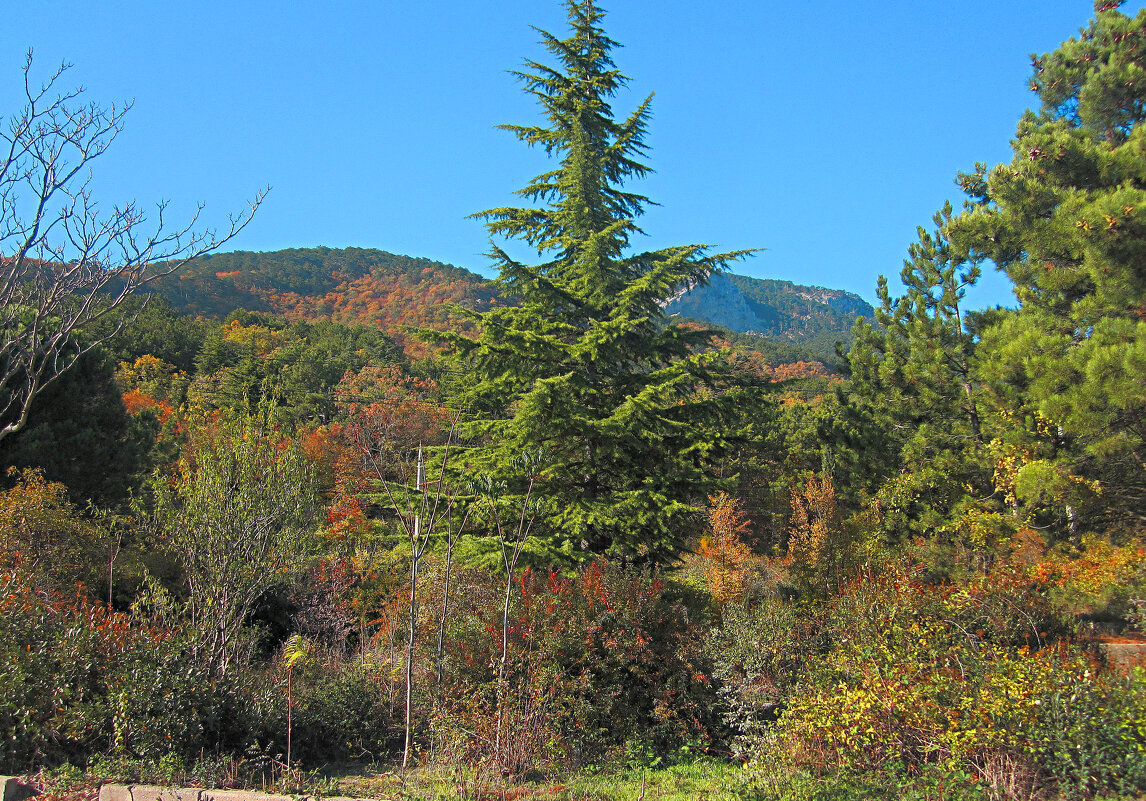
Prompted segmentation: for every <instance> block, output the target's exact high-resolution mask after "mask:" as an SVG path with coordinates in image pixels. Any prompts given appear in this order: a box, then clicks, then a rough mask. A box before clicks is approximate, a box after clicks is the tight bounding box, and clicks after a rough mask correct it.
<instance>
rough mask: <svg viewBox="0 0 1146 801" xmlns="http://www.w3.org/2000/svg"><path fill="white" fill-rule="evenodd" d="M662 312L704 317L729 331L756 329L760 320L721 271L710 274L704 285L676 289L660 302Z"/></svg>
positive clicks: (702, 318)
mask: <svg viewBox="0 0 1146 801" xmlns="http://www.w3.org/2000/svg"><path fill="white" fill-rule="evenodd" d="M664 311H665V314H666V315H678V316H680V317H689V318H692V319H694V320H705V321H707V322H710V323H712V324H713V325H719V326H721V327H723V328H727V329H729V330H730V331H757V330H760V329H761V328H763V327H764V323H763V321H762V320H761V319H760V318H759V317H758V316H757V315H756V312H754V311H753V310H752V308H751V307H750V306H749V305H748V301H747V299H746V298H745V297H744V295H743V294H742V293H741V292H740V290H739V289H738V288H737V287H736V285H735V284H733V283H732V280H731V279H730V278H729V277H728V276H727V275H725V274H723V273H718V274H717V275H714V276H712V280H711V281H710V282H709V284H708V286H702V287H696V288H694V289H691V290H686V291H684V292H680V293H678V294H677V295H675V296H674V297H672V298H670V299H669V300H668V302H667V303H665V305H664Z"/></svg>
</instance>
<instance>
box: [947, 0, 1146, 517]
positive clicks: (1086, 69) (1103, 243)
mask: <svg viewBox="0 0 1146 801" xmlns="http://www.w3.org/2000/svg"><path fill="white" fill-rule="evenodd" d="M1121 5H1122V3H1121V2H1118V1H1117V0H1099V2H1098V3H1096V5H1095V16H1094V18H1093V19H1092V20H1091V22H1090V24H1089V25H1088V26H1087V27H1086V28H1084V29H1083V30H1081V31H1080V32H1079V36H1078V38H1075V39H1070V40H1068V41H1067V42H1065V43H1063V45H1062V46H1061V47H1059V48H1058V49H1057V50H1056V51H1054V52H1052V53H1049V54H1046V55H1043V56H1040V57H1038V58H1035V59H1034V62H1033V63H1034V68H1035V74H1034V77H1033V79H1032V81H1031V88H1032V89H1033V90H1034V91H1035V92H1037V93H1038V95H1039V99H1040V100H1041V101H1042V109H1041V111H1040V112H1039V113H1037V114H1036V113H1033V112H1028V113H1027V114H1026V115H1025V116H1024V117H1023V118H1022V120H1021V121H1020V122H1019V126H1018V132H1017V133H1016V136H1015V139H1014V140H1013V143H1012V144H1013V148H1014V158H1013V159H1012V161H1011V162H1010V163H1009V164H1002V165H999V166H996V167H995V168H993V169H991V170H989V171H988V170H987V169H986V167H984V166H982V165H980V166H979V168H978V170H977V171H976V172H975V173H973V174H970V175H964V176H961V180H962V183H963V186H964V189H965V190H966V191H967V192H968V194H970V195H971V197H972V198H973V199H974V201H975V202H974V203H972V204H971V205H970V207H969V208H968V209H967V210H966V211H965V212H964V213H963V214H962V215H959V216H958V217H956V218H955V219H953V220H952V221H951V223H950V225H949V226H948V236H949V237H950V239H951V242H952V246H953V247H956V248H959V249H962V251H963V252H964V253H966V254H968V256H970V257H971V258H976V259H982V258H989V259H991V260H993V261H994V262H995V263H996V264H997V265H998V266H999V267H1001V268H1003V269H1004V270H1006V272H1007V274H1008V275H1009V276H1010V277H1011V279H1012V280H1013V281H1014V282H1015V294H1016V295H1017V297H1018V299H1019V301H1020V302H1021V304H1022V307H1021V308H1020V309H1019V310H1017V311H1016V312H1014V313H1012V314H1009V315H1007V316H1006V317H1005V318H1004V320H1003V321H1002V323H1001V324H1000V325H999V326H998V327H997V328H996V329H994V330H992V331H988V332H986V333H985V334H984V337H983V342H982V346H981V348H980V350H981V351H983V352H985V353H989V354H990V356H991V358H990V359H989V360H988V362H987V363H986V364H985V365H984V368H983V369H984V374H985V375H986V376H987V377H988V378H989V381H988V384H989V386H990V387H991V389H992V391H993V392H994V393H995V394H996V395H997V396H998V398H999V399H1000V405H1003V406H1005V407H1006V409H1005V412H1006V414H1007V415H1008V417H1009V419H1010V421H1011V422H1012V425H1013V426H1014V427H1016V428H1017V427H1020V426H1021V427H1022V428H1024V429H1025V430H1026V433H1027V439H1026V441H1021V442H1020V441H1015V442H1013V443H1012V444H1013V445H1014V446H1015V447H1019V446H1021V451H1022V453H1024V454H1025V457H1024V458H1023V459H1022V460H1020V464H1019V466H1017V467H1016V468H1014V472H1015V475H1014V478H1013V484H1014V493H1015V495H1016V496H1017V499H1018V500H1019V501H1021V502H1026V503H1029V504H1032V505H1037V506H1044V507H1048V510H1050V509H1052V508H1056V509H1057V514H1058V519H1059V521H1060V523H1061V524H1062V530H1066V531H1068V532H1069V533H1070V534H1072V535H1074V534H1077V533H1078V532H1079V531H1080V530H1082V528H1083V526H1085V525H1096V526H1101V525H1105V524H1108V523H1111V522H1119V521H1120V522H1123V523H1127V524H1129V525H1132V526H1136V527H1139V528H1140V527H1141V526H1142V525H1143V522H1144V521H1146V389H1144V385H1143V376H1144V375H1146V126H1144V125H1143V121H1144V120H1146V10H1140V11H1139V12H1138V14H1137V15H1136V16H1135V17H1129V16H1126V15H1124V14H1122V13H1121V12H1120V11H1119V10H1118V7H1119V6H1121Z"/></svg>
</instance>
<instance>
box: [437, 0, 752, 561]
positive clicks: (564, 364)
mask: <svg viewBox="0 0 1146 801" xmlns="http://www.w3.org/2000/svg"><path fill="white" fill-rule="evenodd" d="M566 9H567V12H568V20H569V27H570V31H569V35H568V37H567V38H565V39H559V38H557V37H555V36H553V35H551V34H549V33H546V32H544V31H541V32H540V33H541V36H542V43H543V44H544V46H545V47H546V49H547V50H548V51H549V52H550V54H551V55H552V56H553V58H554V59H555V66H552V67H551V66H546V65H544V64H541V63H538V62H535V61H527V62H526V69H525V71H522V72H518V73H515V74H516V75H517V77H518V78H519V79H520V80H521V82H522V83H523V84H524V86H525V90H526V91H527V92H528V93H529V94H531V95H532V96H533V97H534V98H536V100H537V102H538V103H539V104H540V106H541V108H542V110H543V112H544V116H545V124H540V125H505V126H502V127H503V128H504V129H505V130H508V131H510V132H511V133H513V134H514V135H515V136H517V138H518V139H520V140H521V141H523V142H525V143H526V144H528V145H530V146H535V147H540V148H542V149H544V150H545V152H546V154H547V155H548V156H550V157H551V158H552V159H554V160H555V162H556V164H555V166H554V167H553V169H552V170H550V171H547V172H545V173H542V174H541V175H539V176H537V177H536V178H534V179H533V180H532V181H530V182H529V183H528V184H527V185H526V186H525V187H524V188H523V189H521V190H519V192H518V195H519V196H521V197H522V198H524V199H525V200H526V201H527V202H529V203H534V204H537V205H535V206H523V207H504V208H494V209H490V210H488V211H484V212H481V213H479V214H477V215H475V216H477V217H479V218H481V219H484V220H485V221H486V227H487V229H488V230H489V232H490V234H491V237H492V238H494V239H496V238H504V239H507V240H519V241H521V242H524V243H526V244H527V245H529V246H531V247H532V248H533V249H535V250H536V251H537V253H538V256H539V258H542V259H544V261H542V262H541V263H539V264H526V263H524V262H522V261H519V260H518V259H516V258H514V257H513V256H512V255H510V253H509V252H508V250H507V249H506V248H507V247H508V246H506V247H502V246H500V245H498V244H496V242H493V243H491V254H490V255H491V258H492V259H493V262H494V263H495V265H496V266H497V268H498V270H499V272H500V279H499V281H500V288H501V290H502V291H503V293H504V294H506V295H508V296H510V297H512V298H513V299H514V300H513V303H512V304H511V305H510V304H507V305H505V306H500V307H495V308H493V309H491V310H490V311H488V312H486V313H483V314H480V315H475V316H476V317H477V319H478V321H479V324H480V333H479V335H478V336H477V337H476V338H472V339H471V338H465V337H460V336H448V335H444V336H443V337H442V338H443V339H447V340H449V341H451V342H452V343H453V345H454V347H455V348H456V349H457V350H458V351H459V352H460V353H461V354H462V355H463V357H464V358H465V360H466V361H467V364H468V366H469V369H470V370H472V371H473V372H474V373H475V374H476V375H477V376H478V378H479V383H478V385H477V387H476V389H475V390H474V399H475V402H477V403H479V404H480V405H479V406H478V407H477V408H484V409H485V410H487V411H488V412H490V413H491V414H490V416H489V418H487V419H486V420H485V421H484V422H482V423H480V424H477V425H475V426H472V427H471V431H472V432H475V433H477V432H480V433H481V434H482V435H483V436H484V439H483V441H484V442H486V443H488V445H487V446H485V447H484V448H482V449H481V450H480V451H479V452H478V453H477V454H475V459H476V462H477V464H476V466H477V468H478V469H485V470H488V471H489V472H492V473H494V474H496V475H498V476H499V477H502V478H503V479H508V478H509V477H510V476H511V474H512V469H511V466H512V465H513V464H515V463H518V462H519V460H520V458H521V456H522V455H523V454H525V453H538V452H541V453H543V454H544V459H545V460H546V464H547V469H546V470H545V471H544V475H543V476H542V477H541V478H542V480H540V481H539V482H538V484H537V487H538V490H539V492H538V495H539V496H540V502H542V503H544V504H546V507H545V510H544V512H543V514H542V515H541V517H540V518H539V522H540V523H542V524H543V525H541V526H539V527H538V529H535V530H539V531H541V530H543V531H545V532H546V533H548V534H549V536H550V537H551V539H552V542H553V544H556V545H563V546H564V547H565V548H566V549H571V550H574V551H576V550H584V551H590V552H594V553H602V552H608V553H613V554H616V555H620V556H623V557H624V558H632V559H638V560H642V561H660V560H664V559H667V558H670V556H671V555H672V554H673V553H674V552H675V550H676V549H677V547H678V546H679V544H680V543H681V542H683V540H684V538H685V537H686V536H687V535H688V534H689V533H690V532H689V531H688V526H687V523H688V522H689V521H690V519H691V520H696V519H697V518H696V513H697V512H698V511H699V508H700V507H698V506H697V503H698V502H699V503H700V504H703V502H704V499H705V498H706V497H707V494H708V493H710V492H711V491H712V489H714V486H713V484H714V482H713V480H712V471H711V470H710V466H711V461H712V459H713V458H714V457H716V456H717V455H718V454H719V453H720V451H721V448H722V445H723V444H724V443H723V439H722V437H723V436H725V435H724V434H718V433H717V430H718V427H717V426H716V425H715V423H716V422H717V420H719V419H720V418H721V417H722V415H723V412H724V409H726V408H727V406H728V403H727V401H728V399H727V397H723V398H717V397H716V396H715V395H714V394H713V393H712V392H710V391H708V390H706V389H705V387H704V385H705V383H706V381H707V379H708V378H709V375H708V369H709V365H710V364H711V360H712V355H711V354H706V353H705V350H706V349H707V348H708V341H709V339H710V336H709V334H708V333H707V332H705V331H689V330H685V329H683V328H679V327H677V326H674V325H668V324H666V320H665V319H664V317H663V315H662V313H661V305H660V304H661V302H662V301H663V300H664V299H666V298H668V297H669V296H670V295H671V294H672V293H673V292H674V291H678V290H681V289H683V288H686V287H689V286H693V285H697V284H702V283H704V282H705V281H706V280H707V279H708V276H709V275H711V273H712V272H713V271H714V270H719V269H722V268H723V267H724V265H725V264H726V262H728V261H729V260H730V259H734V258H737V257H739V256H741V255H743V253H725V254H720V255H714V254H709V253H708V252H707V250H706V248H705V246H703V245H685V246H678V247H669V248H665V249H661V250H653V251H647V252H636V253H633V252H630V240H631V239H632V238H633V237H634V236H635V235H637V234H640V233H641V231H640V228H639V227H638V226H637V223H636V218H637V217H639V216H640V215H641V213H642V212H643V210H644V208H645V206H646V205H647V204H648V203H649V200H648V199H647V198H645V197H644V196H642V195H639V194H635V193H633V192H631V191H628V190H627V189H626V184H627V182H629V181H630V180H633V179H638V178H641V177H642V176H644V175H645V174H646V173H648V172H649V168H648V167H647V166H646V165H645V164H644V163H642V161H641V160H640V159H641V158H642V156H643V155H644V153H645V151H646V145H645V141H644V140H645V133H646V128H647V125H648V121H649V104H650V101H651V96H650V97H649V98H646V99H645V100H644V101H643V102H642V103H640V104H639V105H638V106H637V108H636V109H635V110H634V111H633V112H632V113H631V114H629V116H628V117H626V118H625V119H623V120H619V119H617V118H616V117H615V116H614V114H613V110H612V108H611V107H610V100H611V98H613V97H614V96H615V95H616V94H617V93H618V91H619V90H621V89H622V87H624V86H625V84H626V83H627V81H628V79H627V78H626V77H625V76H624V75H622V74H621V72H620V71H618V69H617V68H616V67H615V65H614V62H613V59H612V52H613V50H614V49H615V48H616V47H617V44H616V43H615V42H614V41H613V40H611V39H610V38H608V36H606V34H605V32H604V30H603V29H602V20H603V17H604V12H603V11H602V10H601V9H600V8H599V7H598V6H597V5H596V4H595V3H593V2H592V1H591V0H567V2H566ZM535 492H537V490H535Z"/></svg>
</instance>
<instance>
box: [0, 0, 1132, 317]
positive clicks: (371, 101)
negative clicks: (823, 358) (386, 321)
mask: <svg viewBox="0 0 1146 801" xmlns="http://www.w3.org/2000/svg"><path fill="white" fill-rule="evenodd" d="M1143 2H1146V0H1133V1H1132V2H1130V3H1128V4H1127V5H1126V6H1125V7H1124V9H1123V10H1124V11H1125V12H1127V13H1135V12H1136V11H1137V10H1138V8H1140V7H1141V6H1142V4H1143ZM604 6H605V8H606V9H607V10H608V12H609V15H608V18H607V21H606V28H607V30H608V32H609V33H610V35H611V36H612V37H613V38H614V39H616V40H617V41H619V42H620V43H621V44H623V45H624V47H623V48H622V49H621V50H619V51H618V52H617V53H616V61H617V63H618V66H619V67H620V68H621V69H622V70H623V71H624V72H625V73H626V74H628V75H629V76H631V77H632V79H633V80H632V84H631V86H630V90H629V91H628V92H627V93H626V94H625V95H623V96H621V97H619V98H617V101H616V103H615V106H614V107H615V109H616V110H617V111H618V113H620V114H624V113H627V112H628V111H629V110H631V108H632V107H633V106H634V105H635V104H636V103H637V102H639V100H641V99H642V98H643V97H644V96H645V95H646V94H648V93H650V92H655V93H656V97H655V99H654V102H653V113H654V118H653V122H652V126H651V130H650V134H649V137H648V143H649V145H650V146H651V148H652V150H651V154H650V158H649V162H650V164H651V165H652V167H653V168H654V169H655V170H656V173H655V175H653V176H651V177H650V178H648V179H646V180H645V181H642V182H640V184H638V185H636V188H637V190H638V191H641V192H643V193H644V194H646V195H648V196H649V197H650V198H651V199H653V200H655V201H657V202H658V203H660V204H661V205H660V206H658V207H654V208H652V209H651V210H650V211H649V213H648V214H646V215H645V217H644V218H643V220H642V224H643V227H644V228H645V230H646V231H647V232H648V234H649V236H648V237H646V238H644V239H643V240H641V241H639V242H638V243H637V244H638V245H639V246H641V247H659V246H663V245H672V244H685V243H692V242H704V243H710V244H712V245H713V246H715V247H716V248H719V249H729V250H731V249H740V248H752V247H755V248H764V249H765V250H764V251H763V252H762V253H760V254H759V255H757V256H756V257H754V258H753V259H751V260H750V261H748V262H746V263H744V264H741V265H740V266H739V267H737V268H736V271H737V272H742V273H745V274H748V275H754V276H758V277H766V278H782V279H787V280H792V281H796V282H799V283H805V284H815V285H820V286H828V287H833V288H840V289H847V290H851V291H854V292H857V293H859V294H861V295H863V296H864V297H865V298H868V299H869V300H873V299H874V295H875V291H874V289H875V283H876V277H877V276H878V275H879V274H881V273H882V274H885V275H888V276H889V277H894V276H898V274H899V271H900V269H901V267H902V262H903V257H904V254H905V253H906V249H907V246H908V244H909V243H910V242H912V241H913V240H914V238H915V229H916V226H918V225H926V224H928V223H929V221H930V217H931V215H932V214H933V213H934V211H935V210H936V209H937V208H939V207H940V206H941V205H942V204H943V202H944V200H946V199H948V198H950V199H952V200H954V201H956V202H957V203H958V201H959V196H958V190H957V188H956V187H955V185H954V177H955V174H956V172H957V171H958V170H960V169H970V168H971V167H972V166H973V165H974V163H975V162H976V161H986V162H988V163H995V162H999V161H1005V160H1008V158H1009V145H1008V142H1009V139H1010V136H1011V135H1012V133H1013V132H1014V128H1015V123H1016V121H1017V119H1018V117H1019V115H1020V113H1021V112H1022V110H1023V109H1025V108H1027V107H1028V106H1029V105H1031V104H1032V103H1033V102H1034V100H1035V97H1034V95H1033V94H1032V93H1031V92H1029V91H1028V89H1027V80H1028V78H1029V75H1030V65H1029V57H1030V54H1031V53H1032V52H1039V53H1042V52H1046V51H1048V50H1052V49H1054V48H1055V47H1056V46H1057V45H1058V43H1059V42H1061V41H1062V40H1064V39H1066V38H1068V37H1069V36H1071V35H1074V34H1075V33H1076V32H1077V31H1078V29H1079V28H1080V27H1082V26H1084V25H1085V24H1086V22H1087V19H1088V17H1089V15H1090V13H1091V9H1092V4H1091V2H1089V0H1010V2H1004V3H1000V2H998V0H963V1H962V2H958V3H953V2H950V0H944V1H943V2H938V1H935V2H933V1H932V0H886V1H885V2H874V1H873V2H855V0H852V1H851V2H845V1H844V0H825V2H820V3H816V4H810V3H792V2H783V3H781V2H773V1H772V0H757V2H741V1H740V0H728V1H727V2H718V1H714V2H709V3H697V2H694V1H690V2H686V1H685V0H658V1H657V2H651V0H641V1H640V2H638V0H615V1H614V2H605V3H604ZM563 21H564V14H563V11H562V8H561V6H560V4H559V3H558V2H556V1H555V0H544V1H543V0H501V2H497V3H474V2H460V1H459V0H442V1H441V2H432V1H431V0H423V2H416V0H403V2H391V0H374V2H366V1H365V0H363V1H361V2H352V1H351V0H326V1H324V2H321V3H320V2H295V3H282V2H273V1H272V0H252V1H251V2H245V1H244V0H228V1H227V2H216V0H197V2H194V3H192V2H175V1H174V0H173V1H172V2H155V1H154V0H146V1H144V0H105V2H100V3H91V2H86V0H85V1H83V2H81V1H80V0H71V1H69V2H64V1H63V0H38V2H23V3H19V4H16V5H15V7H14V8H10V9H9V11H8V14H7V24H6V25H5V26H3V28H2V29H0V45H2V46H0V113H3V114H8V113H11V112H12V111H14V110H16V109H17V108H18V107H19V100H20V94H19V93H20V90H21V88H22V87H21V84H20V76H19V69H20V66H21V64H22V62H23V54H24V52H25V51H26V50H27V49H28V48H29V47H33V48H34V49H35V68H34V73H35V75H37V76H40V77H46V76H47V75H48V74H49V72H50V71H51V69H53V68H54V67H55V66H56V65H58V64H59V63H60V62H61V61H64V60H66V61H68V62H70V63H72V64H73V65H74V67H73V68H72V69H71V70H70V71H69V73H68V75H69V79H68V81H67V83H68V84H69V85H73V84H83V85H84V86H85V88H86V89H87V92H88V98H89V99H90V100H94V101H97V102H100V103H103V104H110V103H112V102H121V101H123V100H125V99H133V100H134V103H135V105H134V108H133V109H132V111H131V113H130V115H129V118H128V121H127V129H126V130H125V131H124V133H123V134H122V136H121V137H120V139H119V140H118V141H117V142H116V144H115V145H114V147H113V149H112V150H111V151H109V153H108V154H106V155H105V156H104V157H103V158H102V159H101V160H100V161H99V162H97V163H96V165H95V182H96V189H97V192H98V196H99V197H100V198H101V199H103V201H104V202H105V203H107V204H111V203H115V202H122V201H124V200H131V199H134V200H138V201H140V202H142V203H152V202H154V201H157V200H161V199H166V200H169V201H170V202H171V209H172V212H173V213H174V214H176V215H178V214H180V213H182V214H183V215H186V214H189V213H190V212H191V211H192V210H193V209H194V205H195V203H196V202H199V201H203V202H205V203H206V204H207V210H206V218H207V219H209V220H214V221H219V220H222V219H224V218H225V215H226V213H227V212H228V211H233V210H237V209H240V208H241V207H242V206H243V204H244V202H245V199H247V198H249V197H251V196H252V195H253V194H254V193H255V192H256V191H257V190H259V189H260V188H261V187H263V186H266V185H270V186H271V187H272V190H271V193H270V195H269V196H268V198H267V201H266V203H265V205H264V207H263V208H262V209H261V210H260V211H259V214H258V215H257V217H256V219H255V221H254V222H253V223H252V225H251V226H250V227H249V228H248V229H247V230H246V231H245V232H244V233H243V234H242V235H241V236H240V237H239V238H238V239H236V240H235V241H234V242H233V248H234V249H244V250H274V249H278V248H285V247H308V246H315V245H326V246H330V247H343V246H350V245H353V246H360V247H376V248H381V249H384V250H389V251H392V252H395V253H405V254H409V255H414V256H424V257H427V258H432V259H437V260H440V261H445V262H449V263H452V264H457V265H459V266H463V267H467V268H470V269H473V270H477V271H479V272H486V273H487V274H488V268H487V266H486V265H487V263H486V260H485V259H484V257H483V256H482V254H483V253H484V252H485V249H486V246H487V237H486V234H485V231H484V229H483V228H482V227H481V225H480V223H478V222H477V221H474V220H470V219H466V216H467V215H469V214H472V213H473V212H476V211H480V210H482V209H485V208H490V207H493V206H498V205H504V204H506V203H508V202H512V200H513V198H512V192H513V191H514V190H515V189H517V188H518V187H520V186H522V185H524V183H525V182H526V180H527V179H528V178H529V177H531V176H532V175H534V174H536V173H538V172H540V171H542V170H543V169H544V168H545V163H544V161H543V160H542V159H541V157H540V155H539V154H537V153H531V152H529V151H528V150H527V149H525V147H524V146H523V145H521V144H519V143H518V142H516V140H514V139H513V138H512V137H511V136H510V135H509V134H506V133H503V132H500V131H497V130H495V126H496V125H497V124H499V123H529V122H534V121H536V119H537V111H536V108H535V107H534V106H533V105H532V104H531V103H530V101H529V100H528V98H527V97H526V96H525V95H524V94H523V93H522V92H521V90H520V88H519V86H518V85H517V84H516V82H515V81H514V79H513V78H512V77H511V76H510V75H508V74H507V71H508V70H511V69H515V68H517V67H519V66H520V65H521V63H522V60H523V59H524V58H526V57H533V58H542V59H543V58H544V56H545V54H544V52H543V50H542V49H541V48H540V47H539V46H538V45H537V38H538V37H537V35H536V33H535V32H534V31H533V30H531V28H530V26H531V25H536V26H538V27H541V28H545V29H548V30H550V31H552V32H554V33H558V34H561V33H562V32H563ZM1010 297H1011V296H1010V292H1009V288H1008V286H1007V284H1006V281H1005V279H1002V278H1001V277H999V276H994V275H988V276H987V277H985V279H984V281H983V286H982V287H981V288H980V289H978V290H977V291H976V294H975V295H973V297H972V301H973V302H974V304H975V305H987V304H993V303H1008V302H1010Z"/></svg>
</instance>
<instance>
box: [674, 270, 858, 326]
mask: <svg viewBox="0 0 1146 801" xmlns="http://www.w3.org/2000/svg"><path fill="white" fill-rule="evenodd" d="M663 308H664V311H665V314H667V315H676V316H679V317H687V318H691V319H694V320H703V321H705V322H709V323H712V324H713V325H718V326H721V327H723V328H727V329H729V330H731V331H737V332H740V333H749V334H760V335H762V336H768V337H780V338H783V339H789V340H798V339H804V338H806V337H809V336H817V335H822V334H833V333H834V334H839V335H841V336H842V337H846V335H847V334H848V333H849V332H850V330H851V327H852V324H853V323H854V322H855V319H856V317H871V316H872V315H873V313H874V311H873V309H872V307H871V306H870V305H869V304H868V303H867V302H866V301H865V300H864V299H863V298H861V297H859V296H858V295H854V294H852V293H851V292H843V291H841V290H838V289H825V288H824V287H810V286H801V285H799V284H794V283H792V282H791V281H777V280H772V279H763V278H749V277H748V276H744V275H732V274H718V275H714V276H713V277H712V280H711V281H710V282H709V284H708V286H702V287H694V288H693V289H690V290H687V291H683V292H680V293H678V294H677V295H675V296H674V297H672V298H670V299H669V300H668V301H667V302H666V303H665V304H664V307H663Z"/></svg>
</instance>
